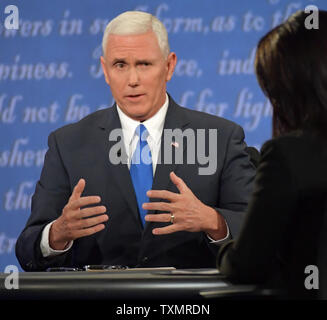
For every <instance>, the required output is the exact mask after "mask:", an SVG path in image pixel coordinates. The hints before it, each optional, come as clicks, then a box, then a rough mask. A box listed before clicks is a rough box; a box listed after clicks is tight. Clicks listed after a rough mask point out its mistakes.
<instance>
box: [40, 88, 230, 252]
mask: <svg viewBox="0 0 327 320" xmlns="http://www.w3.org/2000/svg"><path fill="white" fill-rule="evenodd" d="M168 105H169V99H168V95H167V94H166V101H165V103H164V104H163V106H162V107H161V108H160V109H159V111H158V112H157V113H156V114H155V115H154V116H153V117H151V118H150V119H148V120H145V121H143V122H142V124H143V125H144V126H145V127H146V129H147V131H148V133H149V135H148V137H147V143H148V145H149V148H150V150H151V157H152V169H153V176H154V174H155V171H156V166H157V162H158V156H159V151H160V146H161V136H162V130H163V127H164V123H165V118H166V114H167V110H168ZM117 111H118V115H119V119H120V123H121V126H122V131H123V138H124V146H125V150H126V153H127V157H128V159H127V161H128V162H127V164H128V168H130V164H131V159H132V156H133V153H134V151H135V149H136V146H137V143H138V139H139V137H138V136H137V135H136V134H135V130H136V128H137V126H138V125H139V124H140V122H139V121H136V120H133V119H131V118H129V117H128V116H127V115H126V114H125V113H124V112H123V111H122V110H121V109H120V108H119V106H118V105H117ZM53 222H54V221H52V222H50V223H49V224H48V225H47V226H46V227H45V228H44V230H43V232H42V238H41V244H40V246H41V252H42V255H43V256H44V257H49V256H55V255H59V254H61V253H63V252H66V251H68V250H69V249H70V248H71V247H72V245H73V241H71V242H70V243H69V245H68V246H67V247H66V248H65V249H64V250H53V249H52V248H51V247H50V245H49V231H50V227H51V225H52V223H53ZM227 229H228V232H227V236H226V237H225V238H224V239H220V240H213V239H211V238H210V237H209V236H208V238H209V239H210V240H211V242H212V243H217V244H218V243H219V244H220V243H221V242H222V241H224V240H228V239H229V228H228V226H227Z"/></svg>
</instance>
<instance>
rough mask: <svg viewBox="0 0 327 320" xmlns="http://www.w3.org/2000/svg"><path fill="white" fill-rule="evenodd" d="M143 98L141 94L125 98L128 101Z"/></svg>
mask: <svg viewBox="0 0 327 320" xmlns="http://www.w3.org/2000/svg"><path fill="white" fill-rule="evenodd" d="M143 96H144V94H143V93H141V94H129V95H127V96H126V98H127V99H128V100H131V101H137V100H139V99H141V98H142V97H143Z"/></svg>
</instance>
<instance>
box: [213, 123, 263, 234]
mask: <svg viewBox="0 0 327 320" xmlns="http://www.w3.org/2000/svg"><path fill="white" fill-rule="evenodd" d="M255 174H256V169H255V167H254V165H253V164H252V163H251V161H250V159H249V155H248V153H247V152H246V143H245V142H244V132H243V129H242V128H241V127H240V126H235V127H234V129H233V131H232V133H231V134H230V137H229V140H228V143H227V151H226V156H225V161H224V167H223V170H222V174H221V182H220V197H219V207H218V208H215V209H216V210H217V211H218V212H219V213H220V214H221V215H222V216H223V217H224V218H225V220H226V222H227V224H228V227H229V230H230V233H231V237H232V238H235V237H236V236H237V235H238V234H239V231H240V228H241V225H242V222H243V219H244V213H245V211H246V208H247V206H248V202H249V199H250V196H251V194H252V191H253V182H254V177H255Z"/></svg>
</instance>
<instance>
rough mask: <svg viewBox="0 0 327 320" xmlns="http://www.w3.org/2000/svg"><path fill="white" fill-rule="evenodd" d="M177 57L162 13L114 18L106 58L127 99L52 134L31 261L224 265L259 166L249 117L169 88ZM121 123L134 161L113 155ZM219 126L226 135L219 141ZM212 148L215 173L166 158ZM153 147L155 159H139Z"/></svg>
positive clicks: (29, 264)
mask: <svg viewBox="0 0 327 320" xmlns="http://www.w3.org/2000/svg"><path fill="white" fill-rule="evenodd" d="M176 61H177V58H176V54H175V53H174V52H170V49H169V44H168V37H167V32H166V30H165V28H164V26H163V25H162V23H161V22H160V21H159V20H158V19H156V18H155V17H154V16H152V15H150V14H148V13H144V12H137V11H134V12H125V13H123V14H121V15H119V16H118V17H116V18H115V19H113V20H112V21H111V22H110V23H109V24H108V26H107V28H106V30H105V33H104V37H103V57H101V64H102V68H103V72H104V75H105V80H106V82H107V84H108V85H109V86H110V89H111V92H112V95H113V97H114V99H115V101H116V103H115V104H114V106H113V107H111V108H109V109H106V110H102V111H97V112H95V113H93V114H91V115H89V116H87V117H86V118H84V119H82V120H81V121H80V122H78V123H76V124H72V125H68V126H65V127H63V128H61V129H58V130H56V131H55V132H54V133H52V134H51V135H50V136H49V150H48V152H47V155H46V158H45V163H44V168H43V170H42V174H41V178H40V181H39V182H38V184H37V186H36V190H35V194H34V197H33V204H32V214H31V217H30V219H29V220H28V222H27V225H26V227H25V229H24V230H23V232H22V234H21V235H20V237H19V239H18V241H17V245H16V254H17V257H18V259H19V261H20V263H21V265H22V267H23V268H24V269H25V270H44V269H45V268H47V267H50V266H74V267H80V266H84V265H88V264H110V265H115V264H120V265H127V266H129V267H135V266H143V267H150V266H151V267H154V266H158V267H159V266H173V267H177V268H188V267H193V268H196V267H214V266H215V256H216V253H217V248H218V246H217V243H220V242H221V241H222V240H224V239H227V238H228V239H229V238H230V237H233V236H235V235H236V234H237V233H238V230H239V227H240V224H241V220H242V213H243V211H244V210H245V208H246V206H247V201H248V197H249V195H250V193H251V191H252V182H253V178H254V175H255V169H254V167H253V165H252V164H251V163H250V160H249V157H248V155H247V153H246V151H245V147H246V145H245V143H244V141H243V139H244V133H243V130H242V129H241V128H240V127H239V126H238V125H236V124H234V123H232V122H230V121H227V120H225V119H221V118H218V117H214V116H211V115H208V114H205V113H200V112H195V111H191V110H189V109H186V108H182V107H180V106H178V105H177V104H176V103H175V102H174V101H173V99H172V98H171V97H170V96H169V95H168V94H167V93H166V83H167V82H168V81H169V80H170V79H171V78H172V75H173V72H174V68H175V65H176ZM176 129H178V130H180V132H182V133H183V132H186V131H187V130H188V131H187V132H191V133H192V132H194V133H195V134H197V133H198V132H202V133H204V135H202V138H203V139H202V140H201V141H200V140H199V139H198V136H197V139H193V140H192V139H191V140H190V141H191V143H187V144H185V143H184V144H183V141H184V140H183V137H184V136H183V134H182V135H181V136H180V137H178V135H177V136H174V137H173V139H172V136H171V135H166V133H167V132H172V131H173V130H176ZM115 130H121V132H122V135H121V139H122V141H121V143H122V144H121V148H120V149H119V150H118V151H117V152H116V154H115V153H114V154H115V155H116V156H117V155H118V156H121V155H124V156H125V158H124V159H125V160H126V161H122V162H119V163H117V162H115V161H112V153H111V151H112V150H116V149H114V148H115V146H117V144H118V142H117V140H115V141H113V140H112V139H111V138H110V137H111V134H112V132H114V131H115ZM201 130H202V131H201ZM212 130H214V132H216V133H217V132H218V134H219V136H218V139H217V136H216V139H214V143H212V141H209V140H210V137H212V136H211V135H210V132H213V131H212ZM115 132H116V131H115ZM167 137H169V138H167ZM184 138H185V137H184ZM178 139H180V140H178ZM188 142H189V141H188ZM200 144H201V146H200ZM201 147H203V148H204V149H205V150H206V151H208V152H209V153H210V152H211V151H212V150H214V155H213V156H214V159H213V160H214V162H215V170H214V171H213V172H211V173H210V174H199V172H200V170H201V167H203V162H202V161H200V160H199V159H198V158H196V160H195V161H187V160H189V159H187V160H186V161H176V159H177V158H176V157H175V158H173V159H172V161H167V159H169V157H165V155H167V153H168V152H171V151H172V150H171V149H174V150H173V151H174V152H175V153H174V154H175V156H176V154H177V153H178V152H180V154H181V155H182V158H183V156H185V155H189V153H190V152H191V151H192V152H193V153H195V152H196V150H197V152H198V150H199V149H200V148H201ZM146 148H147V149H146ZM208 148H209V149H210V148H211V150H208ZM212 148H213V149H212ZM167 149H169V150H167ZM143 150H148V151H147V155H148V156H149V159H150V161H149V162H148V163H145V162H144V161H143V160H140V159H139V160H140V161H138V162H137V161H136V160H135V159H136V156H135V155H136V154H137V153H139V154H141V155H143V153H144V152H143ZM142 152H143V153H142ZM108 154H109V159H108ZM211 155H212V152H211ZM141 158H142V157H141ZM184 158H185V157H184ZM184 158H183V159H184ZM179 160H180V159H179ZM184 160H185V159H184ZM202 169H203V168H202ZM81 177H83V178H82V179H81Z"/></svg>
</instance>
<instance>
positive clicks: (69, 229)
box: [49, 179, 108, 250]
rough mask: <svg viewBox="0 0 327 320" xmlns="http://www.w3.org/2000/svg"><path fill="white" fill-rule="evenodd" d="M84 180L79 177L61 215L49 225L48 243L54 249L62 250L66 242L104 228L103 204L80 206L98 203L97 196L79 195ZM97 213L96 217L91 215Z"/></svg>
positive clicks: (83, 185) (104, 210)
mask: <svg viewBox="0 0 327 320" xmlns="http://www.w3.org/2000/svg"><path fill="white" fill-rule="evenodd" d="M84 188H85V180H84V179H80V180H79V181H78V183H77V185H76V186H75V188H74V190H73V193H72V195H71V196H70V198H69V200H68V203H67V204H66V206H65V207H64V209H63V211H62V214H61V216H60V217H59V218H58V219H57V220H56V221H55V222H54V223H53V224H52V225H51V228H50V233H49V245H50V247H51V248H52V249H54V250H63V249H64V248H65V247H66V246H67V244H68V243H69V242H70V241H72V240H75V239H77V238H81V237H85V236H89V235H91V234H93V233H96V232H99V231H101V230H103V229H104V224H103V222H105V221H107V220H108V215H106V214H102V215H99V214H101V213H105V212H106V210H107V209H106V207H104V206H94V207H92V208H84V209H82V207H85V206H88V205H93V204H96V203H99V202H100V201H101V198H100V197H98V196H89V197H81V194H82V193H83V190H84ZM94 215H97V216H96V217H91V216H94Z"/></svg>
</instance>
